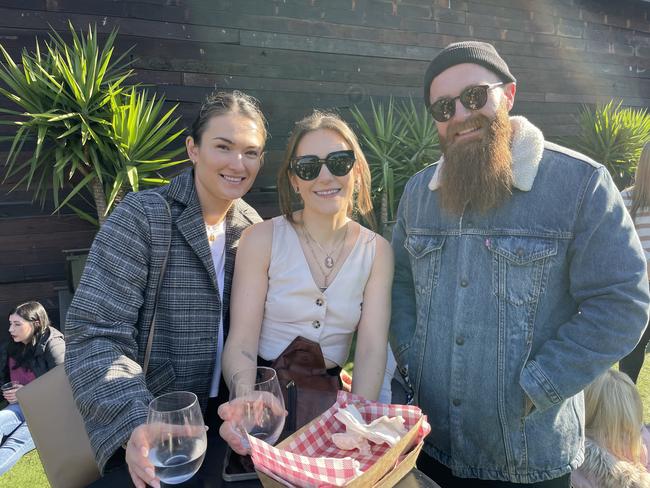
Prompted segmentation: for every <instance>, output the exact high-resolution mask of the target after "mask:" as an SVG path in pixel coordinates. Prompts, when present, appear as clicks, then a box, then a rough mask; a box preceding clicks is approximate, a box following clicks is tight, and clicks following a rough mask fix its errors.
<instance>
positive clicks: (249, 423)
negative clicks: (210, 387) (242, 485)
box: [219, 367, 287, 455]
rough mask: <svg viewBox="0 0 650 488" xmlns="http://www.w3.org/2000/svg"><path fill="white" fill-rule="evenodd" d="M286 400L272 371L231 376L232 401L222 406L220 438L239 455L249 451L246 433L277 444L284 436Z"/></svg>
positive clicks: (263, 368) (264, 370) (263, 370)
mask: <svg viewBox="0 0 650 488" xmlns="http://www.w3.org/2000/svg"><path fill="white" fill-rule="evenodd" d="M286 415H287V412H286V410H285V409H284V399H283V397H282V392H281V390H280V383H279V382H278V378H277V375H276V373H275V371H274V370H273V369H272V368H266V367H257V368H250V369H245V370H242V371H239V372H237V373H235V374H234V375H233V377H232V381H231V385H230V401H229V402H228V403H224V404H223V405H221V406H219V416H220V417H221V418H222V419H223V420H224V423H223V424H222V425H221V428H220V429H219V433H220V434H221V437H222V438H223V439H224V440H225V441H226V442H227V443H228V445H229V446H230V448H231V449H232V450H233V451H235V452H236V453H237V454H241V455H245V454H248V453H249V452H250V445H249V443H248V440H247V437H246V433H248V434H250V435H252V436H255V437H257V438H258V439H261V440H263V441H265V442H268V443H269V444H275V442H276V441H277V440H278V438H279V437H280V434H281V433H282V428H283V427H284V419H285V417H286Z"/></svg>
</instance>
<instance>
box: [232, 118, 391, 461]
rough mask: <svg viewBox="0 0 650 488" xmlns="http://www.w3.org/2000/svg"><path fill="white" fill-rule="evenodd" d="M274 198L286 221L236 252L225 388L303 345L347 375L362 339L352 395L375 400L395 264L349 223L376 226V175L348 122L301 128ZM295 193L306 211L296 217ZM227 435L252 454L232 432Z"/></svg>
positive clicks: (265, 225) (386, 250)
mask: <svg viewBox="0 0 650 488" xmlns="http://www.w3.org/2000/svg"><path fill="white" fill-rule="evenodd" d="M278 191H279V194H280V207H281V210H282V213H283V215H282V216H280V217H276V218H274V219H272V220H269V221H266V222H262V223H259V224H256V225H253V226H252V227H250V228H249V229H247V230H246V231H245V232H244V233H243V234H242V237H241V240H240V242H239V249H238V251H237V261H236V265H235V274H234V278H233V288H232V296H231V301H230V303H231V318H230V321H231V322H230V323H231V325H230V332H229V335H228V339H227V341H226V345H225V348H224V354H223V361H222V369H223V375H224V378H226V379H228V378H231V377H232V375H233V374H234V373H235V372H237V371H240V370H242V369H246V368H250V367H254V366H255V365H257V363H258V356H260V357H261V358H262V359H263V360H265V361H272V360H274V359H276V358H277V357H278V356H279V355H280V354H281V353H282V352H283V351H284V349H285V348H286V347H287V346H289V344H290V343H291V342H292V341H293V340H294V339H295V338H296V337H298V336H302V337H305V338H307V339H310V340H312V341H314V342H318V343H319V345H320V346H321V350H322V352H323V356H324V359H325V364H326V367H327V368H333V367H337V366H343V364H344V362H345V360H346V358H347V356H348V353H349V350H350V344H351V340H352V336H353V334H354V332H355V331H356V332H357V343H356V352H355V357H354V376H353V382H352V392H353V393H356V394H359V395H362V396H364V397H365V398H368V399H371V400H376V399H377V398H378V395H379V391H380V388H381V385H382V380H383V378H384V371H385V367H386V349H387V331H388V323H389V319H390V288H391V282H392V278H393V254H392V250H391V247H390V244H389V243H388V242H387V241H386V240H385V239H384V238H383V237H381V236H380V235H378V234H375V233H374V232H372V231H371V230H369V229H366V228H365V227H363V226H362V225H360V224H359V223H357V222H355V221H354V220H352V216H353V215H355V214H358V215H360V216H361V217H363V219H364V220H365V221H366V222H371V223H372V222H374V219H373V217H372V203H371V200H370V171H369V169H368V163H367V162H366V160H365V157H364V156H363V153H362V152H361V148H360V147H359V143H358V141H357V138H356V136H355V135H354V133H353V132H352V130H351V129H350V128H349V127H348V125H347V124H346V123H345V122H344V121H343V120H342V119H340V118H339V117H338V116H336V115H333V114H329V113H322V112H314V113H313V114H312V115H310V116H308V117H306V118H305V119H303V120H301V121H299V122H298V123H296V126H295V128H294V131H293V133H292V135H291V137H290V139H289V142H288V147H287V151H286V154H285V159H284V163H283V165H282V167H281V169H280V173H279V176H278ZM292 193H295V194H296V195H298V196H299V197H300V200H301V201H302V203H303V209H302V210H297V211H294V210H293V208H292ZM222 407H223V408H220V411H219V413H220V415H221V416H222V418H224V420H228V417H229V410H228V407H226V406H225V405H224V406H222ZM325 408H327V407H326V406H325ZM221 434H222V436H223V437H224V439H226V440H227V441H228V443H229V444H230V445H231V447H232V448H233V450H235V451H236V452H238V453H240V454H243V453H245V452H246V450H245V449H244V448H243V447H242V445H241V442H240V438H239V436H238V435H237V434H236V433H234V432H233V431H232V426H231V425H230V423H229V422H224V425H223V426H222V427H221Z"/></svg>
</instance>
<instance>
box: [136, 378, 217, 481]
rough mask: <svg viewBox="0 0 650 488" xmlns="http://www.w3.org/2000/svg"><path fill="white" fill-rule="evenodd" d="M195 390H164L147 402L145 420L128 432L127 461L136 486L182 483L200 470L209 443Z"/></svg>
mask: <svg viewBox="0 0 650 488" xmlns="http://www.w3.org/2000/svg"><path fill="white" fill-rule="evenodd" d="M205 431H206V428H205V425H204V423H203V415H202V413H201V407H200V406H199V402H198V399H197V397H196V395H195V394H194V393H190V392H187V391H179V392H173V393H167V394H166V395H162V396H160V397H158V398H156V399H154V400H153V401H152V402H151V403H150V404H149V414H148V416H147V423H146V424H145V425H141V426H139V427H138V428H137V429H135V430H134V431H133V434H131V438H130V439H129V443H128V445H127V452H126V461H127V464H128V465H129V473H130V474H131V479H132V480H133V482H134V484H135V485H136V487H140V486H143V487H144V483H148V484H150V485H153V486H159V485H160V481H163V482H164V483H167V484H177V483H182V482H184V481H187V480H188V479H190V478H191V477H192V476H194V474H195V473H196V472H197V471H198V470H199V468H200V467H201V464H202V463H203V458H204V457H205V451H206V448H207V445H208V442H207V436H206V433H205Z"/></svg>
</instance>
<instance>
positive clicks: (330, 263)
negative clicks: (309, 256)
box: [302, 222, 348, 269]
mask: <svg viewBox="0 0 650 488" xmlns="http://www.w3.org/2000/svg"><path fill="white" fill-rule="evenodd" d="M302 228H303V229H304V230H305V240H306V241H307V245H308V246H310V247H311V244H310V241H312V242H315V243H316V245H317V246H318V248H319V249H320V250H321V252H322V253H323V254H325V259H324V260H323V263H324V264H325V267H326V268H327V269H332V268H333V267H334V265H335V264H336V260H335V259H334V257H332V256H333V255H334V254H336V259H338V258H339V256H340V254H341V249H343V244H344V243H345V238H346V237H347V236H348V225H347V224H345V232H344V233H343V239H341V240H340V241H339V243H338V244H336V245H334V247H332V250H331V251H330V252H327V251H326V250H325V249H323V246H321V245H320V243H319V242H318V241H317V240H316V239H314V238H313V237H312V235H311V233H310V232H309V229H307V225H305V223H304V222H303V224H302ZM314 258H316V256H314ZM317 261H318V260H317ZM319 264H320V263H319Z"/></svg>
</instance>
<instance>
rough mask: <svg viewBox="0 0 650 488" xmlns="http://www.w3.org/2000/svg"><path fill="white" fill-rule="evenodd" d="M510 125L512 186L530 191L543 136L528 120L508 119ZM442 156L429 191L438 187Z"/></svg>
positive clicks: (540, 158)
mask: <svg viewBox="0 0 650 488" xmlns="http://www.w3.org/2000/svg"><path fill="white" fill-rule="evenodd" d="M510 122H511V123H512V176H513V185H514V186H515V188H517V189H519V190H521V191H530V190H531V188H532V187H533V182H534V181H535V176H537V169H538V168H539V162H540V161H541V160H542V153H543V152H544V135H543V134H542V131H541V130H539V129H538V128H537V127H535V126H534V125H533V124H531V123H530V122H529V121H528V119H526V118H525V117H521V116H519V115H517V116H514V117H510ZM444 162H445V158H444V156H441V157H440V159H439V160H438V168H437V169H436V171H435V173H433V177H432V178H431V181H430V182H429V190H431V191H435V190H437V189H438V188H439V187H440V178H439V175H440V174H441V173H440V171H441V170H442V166H443V164H444Z"/></svg>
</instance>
